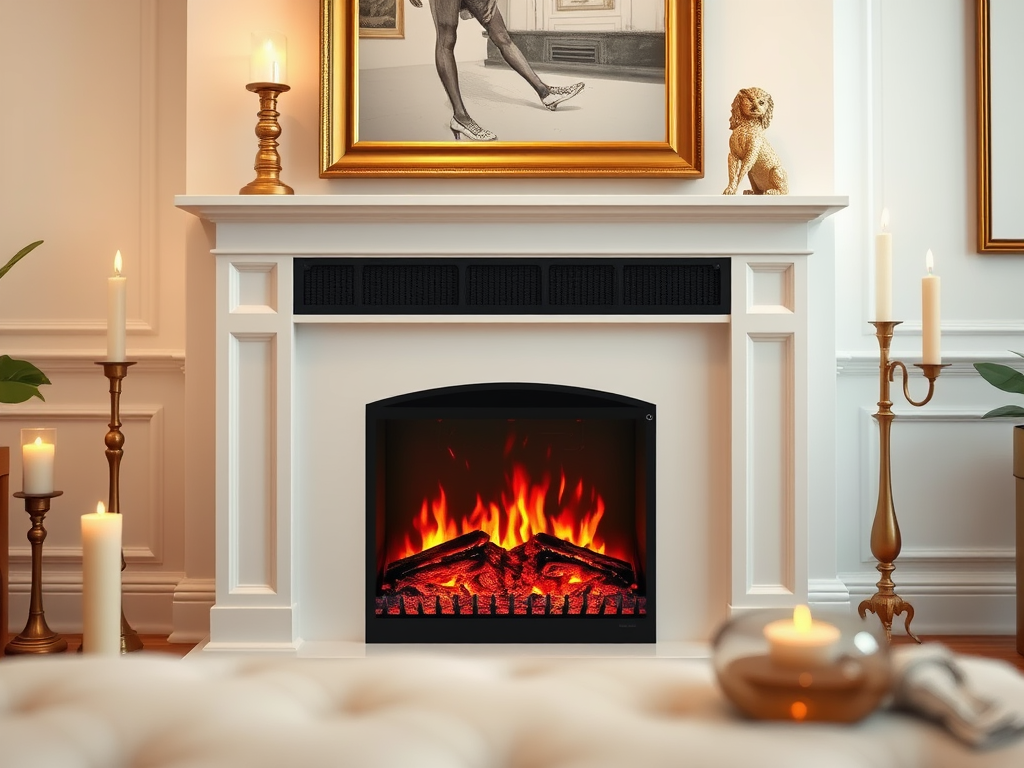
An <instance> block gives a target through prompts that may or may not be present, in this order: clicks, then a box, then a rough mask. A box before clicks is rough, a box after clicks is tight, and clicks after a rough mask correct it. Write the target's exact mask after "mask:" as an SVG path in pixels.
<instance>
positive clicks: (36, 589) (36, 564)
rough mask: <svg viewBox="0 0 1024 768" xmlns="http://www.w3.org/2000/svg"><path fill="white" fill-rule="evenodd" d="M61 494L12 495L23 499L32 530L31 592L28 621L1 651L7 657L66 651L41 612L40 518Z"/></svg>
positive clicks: (43, 530) (42, 532)
mask: <svg viewBox="0 0 1024 768" xmlns="http://www.w3.org/2000/svg"><path fill="white" fill-rule="evenodd" d="M63 493H64V491H51V492H50V493H21V492H20V491H19V492H18V493H16V494H14V496H15V497H16V498H19V499H24V500H25V511H26V512H28V514H29V517H30V518H31V520H32V527H31V528H30V529H29V532H28V540H29V543H30V544H31V545H32V592H31V597H30V598H29V608H28V621H27V622H26V623H25V628H24V629H23V630H21V634H20V635H18V636H17V637H16V638H14V639H13V640H11V642H9V643H8V644H7V647H6V648H5V649H4V652H5V653H6V654H7V655H8V656H14V655H16V654H21V653H64V651H66V650H67V649H68V641H67V640H65V639H64V638H63V637H61V636H60V635H59V634H57V633H56V632H54V631H53V630H52V629H50V628H49V627H48V626H46V614H45V613H44V612H43V541H44V540H45V539H46V528H44V527H43V519H44V518H45V517H46V513H47V512H49V511H50V499H52V498H55V497H57V496H60V495H61V494H63Z"/></svg>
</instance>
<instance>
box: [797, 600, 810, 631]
mask: <svg viewBox="0 0 1024 768" xmlns="http://www.w3.org/2000/svg"><path fill="white" fill-rule="evenodd" d="M793 624H794V625H795V626H796V631H797V632H810V631H811V609H810V608H808V607H807V606H806V605H798V606H797V607H796V608H794V609H793Z"/></svg>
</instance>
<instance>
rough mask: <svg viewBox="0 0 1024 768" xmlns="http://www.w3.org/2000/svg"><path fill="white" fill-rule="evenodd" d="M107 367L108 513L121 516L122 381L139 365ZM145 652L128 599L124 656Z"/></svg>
mask: <svg viewBox="0 0 1024 768" xmlns="http://www.w3.org/2000/svg"><path fill="white" fill-rule="evenodd" d="M97 365H102V366H103V375H104V376H106V377H107V378H108V379H110V424H109V425H108V426H109V427H110V430H109V431H108V432H107V435H106V437H105V438H104V440H103V442H104V444H105V445H106V446H107V448H106V451H104V453H106V455H107V465H108V467H109V469H110V492H109V498H108V503H107V511H108V512H110V513H112V514H115V515H119V514H121V501H120V486H121V478H120V472H121V457H122V456H123V455H124V451H123V450H122V448H123V447H124V434H122V432H121V380H122V379H123V378H124V377H125V376H127V375H128V366H131V365H135V363H109V362H108V363H97ZM126 565H127V564H126V563H125V561H124V550H123V549H122V550H121V570H122V571H124V569H125V567H126ZM141 650H142V640H141V639H140V638H139V635H138V633H137V632H136V631H135V630H134V629H132V627H131V625H130V624H129V623H128V620H127V619H126V618H125V617H124V599H123V598H122V602H121V653H131V652H133V651H141Z"/></svg>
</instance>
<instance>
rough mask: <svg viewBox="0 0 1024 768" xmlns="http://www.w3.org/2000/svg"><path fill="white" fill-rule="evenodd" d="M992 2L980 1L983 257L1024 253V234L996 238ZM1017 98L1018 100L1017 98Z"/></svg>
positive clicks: (980, 224) (980, 216)
mask: <svg viewBox="0 0 1024 768" xmlns="http://www.w3.org/2000/svg"><path fill="white" fill-rule="evenodd" d="M989 5H990V0H977V51H976V54H977V55H976V59H977V71H976V76H977V77H976V80H977V83H976V84H977V92H978V251H979V252H980V253H1024V224H1022V225H1021V228H1022V232H1021V234H1020V235H1018V236H1014V237H1012V238H996V237H994V236H993V234H992V203H993V199H992V195H993V188H992V165H993V157H992V92H991V91H992V50H991V38H990V35H989V30H990V18H989ZM1014 98H1017V96H1016V94H1014Z"/></svg>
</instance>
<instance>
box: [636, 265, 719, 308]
mask: <svg viewBox="0 0 1024 768" xmlns="http://www.w3.org/2000/svg"><path fill="white" fill-rule="evenodd" d="M622 303H623V304H625V305H627V306H651V305H655V306H660V307H693V306H705V305H716V306H717V305H719V304H721V303H722V280H721V271H720V270H718V269H716V268H715V267H714V266H712V265H709V264H703V265H691V264H641V265H626V266H625V267H624V268H623V292H622Z"/></svg>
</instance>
